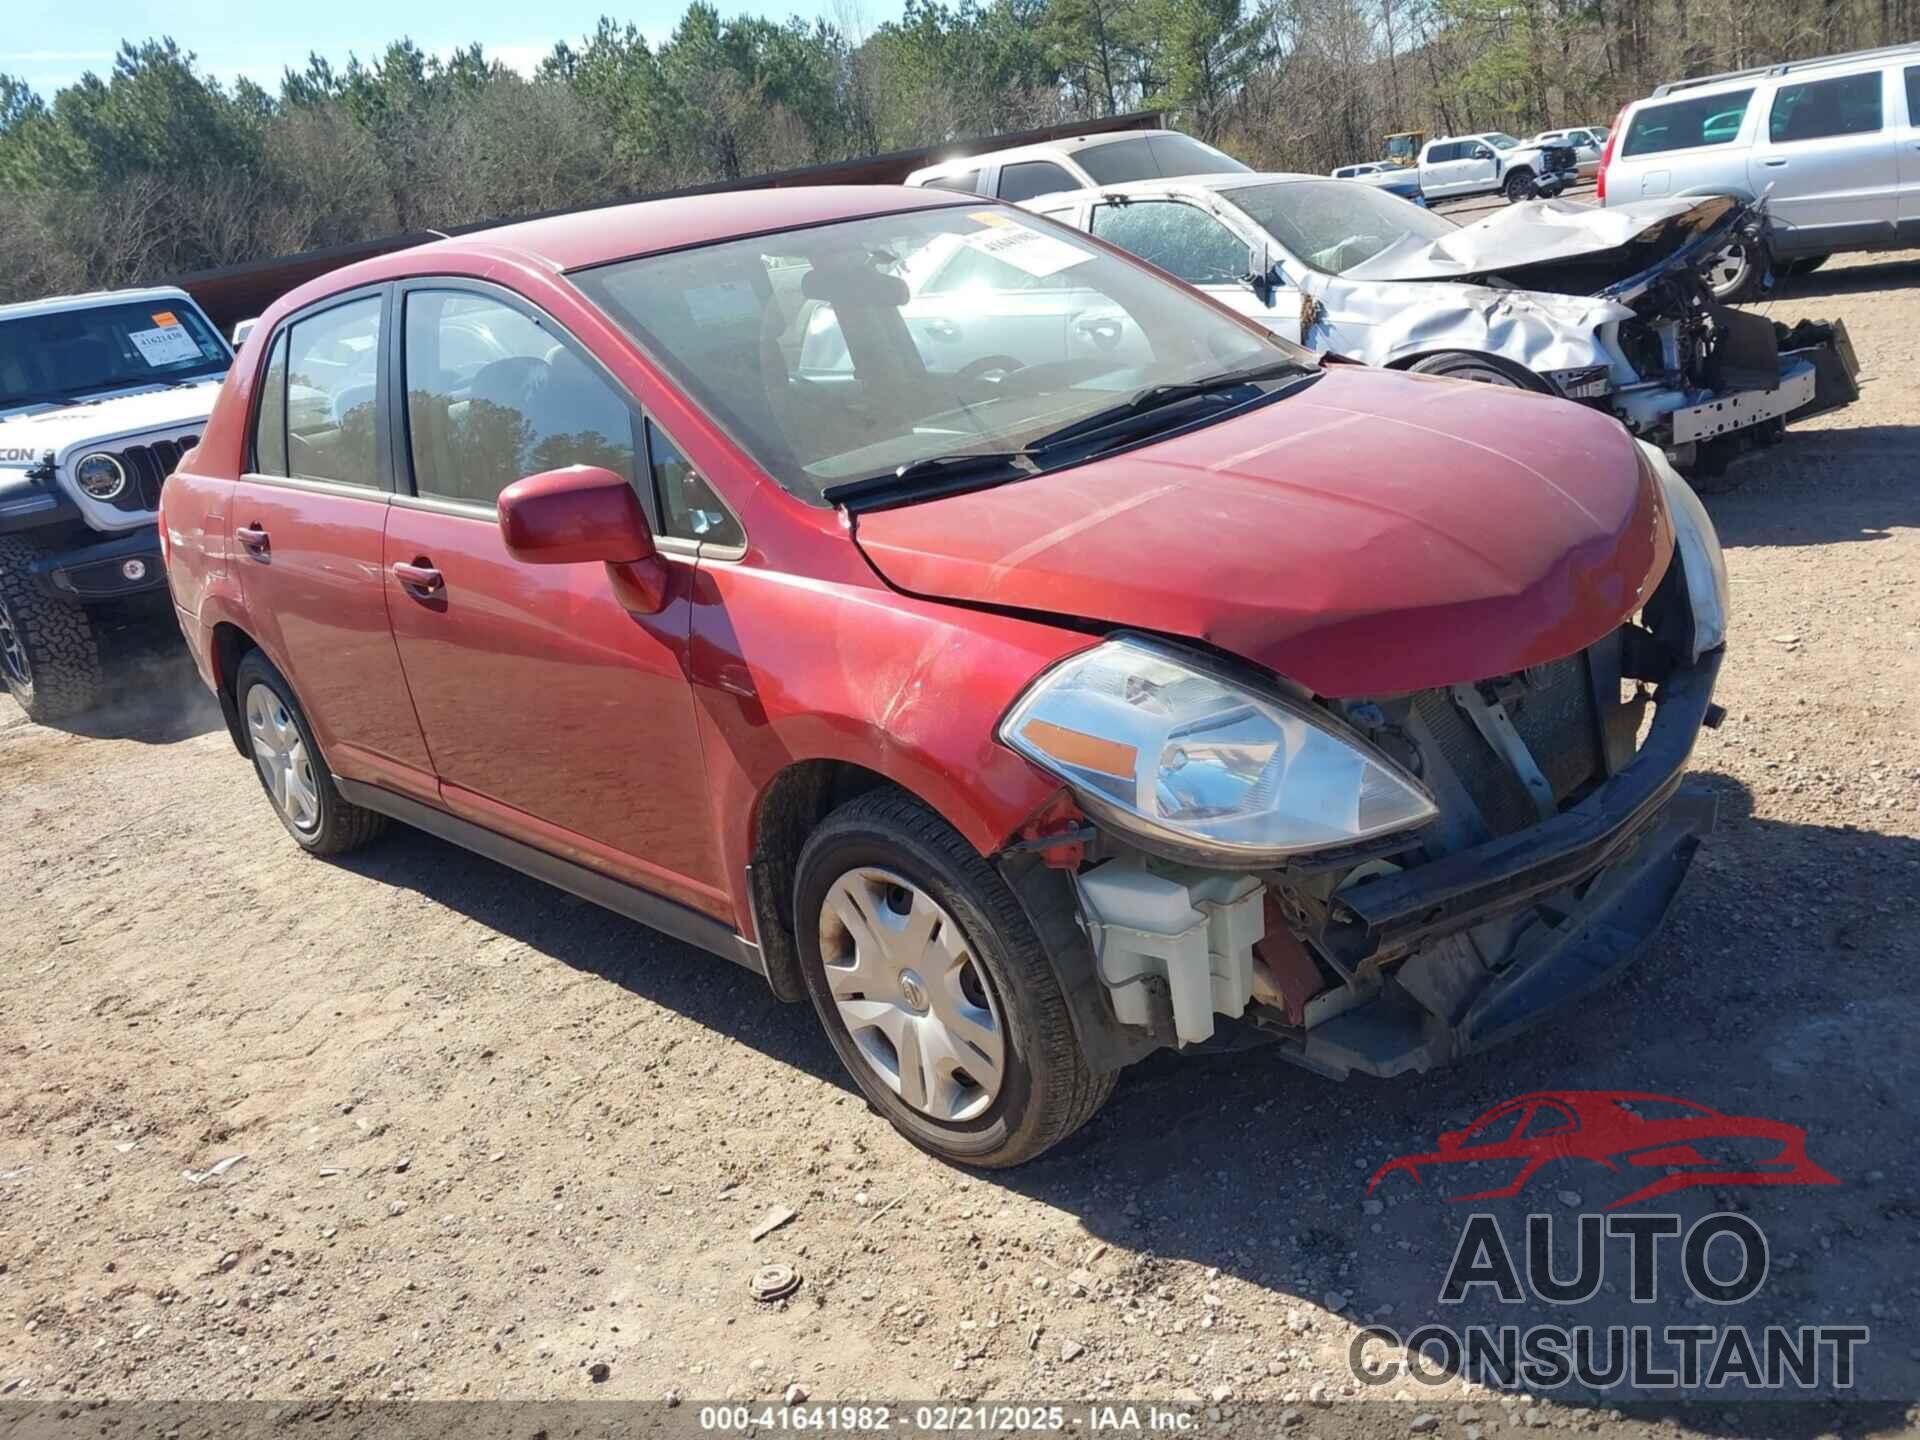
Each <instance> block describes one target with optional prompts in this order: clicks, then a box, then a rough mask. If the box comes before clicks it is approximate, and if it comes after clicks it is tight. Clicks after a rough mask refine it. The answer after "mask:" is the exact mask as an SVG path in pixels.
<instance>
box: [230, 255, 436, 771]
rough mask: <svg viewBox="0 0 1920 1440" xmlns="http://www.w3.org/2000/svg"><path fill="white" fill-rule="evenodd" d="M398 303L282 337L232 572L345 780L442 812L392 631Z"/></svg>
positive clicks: (353, 307)
mask: <svg viewBox="0 0 1920 1440" xmlns="http://www.w3.org/2000/svg"><path fill="white" fill-rule="evenodd" d="M387 305H388V301H387V297H386V296H385V295H384V294H383V293H382V292H380V291H372V292H363V293H361V294H358V295H350V296H348V297H346V298H345V299H343V300H340V301H337V302H330V303H329V304H328V305H327V306H326V308H324V309H321V310H317V311H308V312H304V313H302V314H299V315H296V316H295V317H294V318H293V319H292V320H291V321H290V322H289V323H287V324H285V325H283V326H282V327H281V328H280V331H279V333H278V334H276V335H275V336H274V337H273V340H272V342H271V345H270V347H269V352H268V361H267V366H266V369H265V371H264V372H263V373H262V376H261V381H260V389H261V394H260V399H259V402H258V404H257V406H256V408H255V414H254V428H253V434H252V435H251V436H250V437H249V447H248V448H249V451H250V454H249V457H248V463H247V466H246V469H245V472H244V473H243V474H242V475H241V476H240V479H239V480H238V482H237V483H236V484H235V485H234V487H233V493H232V495H231V497H230V500H229V503H228V505H227V507H226V510H227V520H228V523H229V524H230V525H231V526H232V531H231V534H232V539H233V543H232V546H231V548H230V554H231V555H232V557H233V558H232V560H231V561H230V562H229V563H230V564H231V565H232V566H233V568H234V570H235V573H236V574H237V575H238V577H239V581H240V587H241V591H242V593H243V594H244V595H245V597H246V602H247V612H248V615H249V616H250V618H251V619H252V621H253V623H254V627H255V631H256V637H255V638H257V639H258V640H259V641H260V644H261V646H262V648H263V649H264V650H265V651H266V652H267V656H268V658H269V659H271V660H272V661H273V662H274V664H275V665H276V666H278V667H279V668H280V670H281V671H282V672H283V673H284V674H285V675H286V678H287V681H288V683H289V684H291V685H292V686H293V690H294V693H295V695H297V696H298V697H299V699H300V703H301V706H302V708H303V709H305V711H306V712H307V719H308V721H309V722H310V723H311V724H312V725H313V728H314V732H315V738H316V739H318V740H319V742H320V748H321V749H322V750H323V751H324V752H325V754H326V757H327V760H328V763H329V764H330V765H331V766H332V768H333V769H334V771H335V772H337V773H338V774H341V775H344V776H346V777H348V778H349V779H354V780H362V781H365V782H367V783H368V784H373V785H380V786H383V787H385V788H387V789H390V790H398V791H400V792H402V793H404V794H408V795H412V796H413V797H415V798H417V799H426V800H431V799H432V798H433V797H434V794H435V790H436V786H435V781H434V777H433V768H432V766H431V764H430V763H429V762H428V759H427V750H426V746H425V744H424V743H423V742H422V740H421V736H420V727H419V724H418V723H417V722H416V721H415V719H414V714H413V706H412V705H411V704H410V703H409V701H408V699H407V687H406V682H405V679H404V678H403V676H402V674H401V671H400V659H399V656H398V655H397V654H396V653H395V651H394V646H393V635H392V633H391V632H390V631H389V629H388V627H387V599H386V592H385V588H384V585H383V582H382V580H381V554H382V543H383V542H382V533H383V531H384V528H385V525H386V519H387V501H388V488H387V487H388V483H389V467H388V465H387V463H386V459H385V457H384V455H383V453H382V449H381V446H380V443H379V436H380V433H381V413H380V412H381V410H382V408H383V407H382V404H381V399H380V396H381V389H380V374H379V364H380V337H381V335H382V334H383V333H384V326H385V323H386V309H387Z"/></svg>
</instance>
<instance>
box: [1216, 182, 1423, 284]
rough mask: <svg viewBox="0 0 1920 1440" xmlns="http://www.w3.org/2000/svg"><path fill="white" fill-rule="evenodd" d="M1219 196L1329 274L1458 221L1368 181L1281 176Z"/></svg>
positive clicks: (1290, 250) (1351, 270) (1415, 243)
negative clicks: (1282, 177)
mask: <svg viewBox="0 0 1920 1440" xmlns="http://www.w3.org/2000/svg"><path fill="white" fill-rule="evenodd" d="M1223 198H1225V199H1226V200H1228V201H1230V202H1231V203H1233V204H1235V205H1238V206H1239V207H1240V208H1241V209H1242V210H1244V211H1246V213H1247V214H1248V215H1249V216H1251V217H1252V218H1253V219H1254V221H1255V222H1256V223H1258V224H1259V226H1260V228H1261V229H1263V230H1265V231H1266V232H1267V233H1268V234H1269V235H1271V236H1273V238H1274V239H1275V240H1278V241H1279V242H1280V246H1281V248H1282V249H1284V250H1285V251H1286V252H1287V253H1288V254H1290V255H1293V256H1295V257H1296V258H1298V259H1299V260H1301V261H1303V262H1304V263H1305V264H1308V265H1311V266H1312V267H1313V268H1314V269H1316V270H1319V271H1323V272H1324V273H1326V274H1328V275H1351V274H1353V273H1354V272H1355V271H1356V270H1358V269H1359V268H1360V267H1361V266H1363V265H1365V264H1366V263H1367V262H1368V261H1369V260H1372V259H1373V258H1374V257H1375V256H1377V255H1380V254H1381V253H1383V252H1384V251H1387V250H1389V249H1392V248H1393V247H1395V246H1400V245H1408V244H1411V245H1413V246H1422V245H1428V244H1431V243H1432V242H1433V241H1435V240H1441V239H1445V238H1446V237H1447V236H1449V235H1451V234H1452V233H1453V232H1454V231H1455V230H1456V229H1458V228H1459V227H1458V226H1456V225H1455V224H1454V223H1453V222H1452V221H1451V220H1446V219H1442V218H1441V217H1440V216H1438V215H1436V214H1434V213H1433V212H1432V211H1431V210H1423V209H1421V208H1420V207H1419V206H1418V205H1409V204H1408V203H1407V202H1406V201H1404V200H1402V199H1401V198H1400V197H1399V196H1397V195H1394V194H1391V193H1389V192H1388V191H1386V190H1381V189H1376V188H1375V187H1374V186H1371V185H1343V184H1341V183H1340V182H1339V181H1338V180H1283V181H1279V182H1276V183H1274V184H1271V185H1249V186H1247V187H1246V188H1245V189H1244V190H1229V191H1226V192H1225V193H1224V196H1223Z"/></svg>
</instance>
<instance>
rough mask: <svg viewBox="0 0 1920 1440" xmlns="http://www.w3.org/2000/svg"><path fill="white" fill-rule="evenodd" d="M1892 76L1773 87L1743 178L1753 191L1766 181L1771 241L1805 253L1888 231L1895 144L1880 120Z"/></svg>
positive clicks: (1878, 239) (1881, 237) (1883, 238)
mask: <svg viewBox="0 0 1920 1440" xmlns="http://www.w3.org/2000/svg"><path fill="white" fill-rule="evenodd" d="M1891 83H1892V81H1891V78H1890V75H1889V74H1886V73H1883V72H1881V71H1879V70H1868V71H1865V72H1863V73H1861V74H1858V75H1840V76H1836V77H1835V78H1833V79H1831V80H1805V81H1798V80H1791V79H1788V80H1782V81H1781V82H1780V84H1779V85H1778V86H1777V87H1776V89H1775V90H1774V92H1773V99H1772V102H1771V103H1770V105H1769V106H1768V110H1767V114H1766V116H1765V117H1764V119H1763V121H1762V123H1761V127H1760V131H1759V135H1758V137H1757V138H1756V140H1755V141H1754V146H1753V151H1752V154H1751V155H1750V157H1749V159H1748V165H1747V183H1748V184H1749V185H1750V186H1752V188H1753V190H1754V193H1755V194H1758V193H1760V192H1761V191H1762V190H1767V189H1769V188H1770V189H1771V192H1772V193H1771V196H1770V198H1769V200H1768V202H1767V209H1768V212H1769V213H1770V214H1771V215H1772V217H1773V226H1774V243H1775V246H1776V248H1777V249H1779V250H1780V251H1782V252H1784V253H1787V254H1808V253H1819V252H1823V251H1828V250H1835V249H1841V248H1844V247H1847V246H1851V245H1873V244H1884V243H1886V242H1888V241H1891V240H1892V239H1893V234H1894V212H1895V202H1894V193H1895V191H1896V190H1897V188H1898V185H1899V173H1900V158H1899V157H1900V148H1899V144H1898V140H1897V138H1896V135H1895V132H1894V131H1893V130H1892V129H1890V128H1889V127H1888V125H1887V123H1886V120H1887V116H1888V113H1889V112H1890V110H1891V108H1892V107H1891V106H1889V105H1888V104H1887V97H1886V93H1885V92H1886V89H1887V86H1888V85H1890V84H1891Z"/></svg>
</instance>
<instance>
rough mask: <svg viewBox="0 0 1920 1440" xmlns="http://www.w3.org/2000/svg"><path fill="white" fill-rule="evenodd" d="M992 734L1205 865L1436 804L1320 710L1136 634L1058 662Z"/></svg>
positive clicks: (1343, 837) (1380, 826)
mask: <svg viewBox="0 0 1920 1440" xmlns="http://www.w3.org/2000/svg"><path fill="white" fill-rule="evenodd" d="M999 736H1000V739H1001V740H1002V741H1003V742H1004V743H1005V744H1007V745H1008V746H1010V747H1012V748H1013V749H1014V750H1016V751H1018V752H1019V753H1020V754H1022V755H1024V756H1026V758H1027V759H1029V760H1031V761H1032V762H1033V763H1034V764H1036V765H1038V766H1040V767H1041V768H1042V769H1043V770H1047V771H1050V772H1051V773H1052V774H1055V775H1057V776H1059V777H1060V778H1061V779H1062V780H1064V781H1065V782H1066V783H1067V784H1068V785H1069V786H1070V787H1071V788H1072V790H1073V792H1074V795H1075V797H1076V798H1077V799H1078V800H1079V802H1080V805H1081V808H1083V809H1084V810H1086V811H1087V812H1088V813H1089V814H1090V815H1094V816H1096V817H1098V818H1099V819H1101V820H1103V821H1105V822H1106V823H1107V824H1109V825H1111V826H1112V827H1113V828H1114V829H1116V830H1119V831H1121V832H1123V833H1125V834H1128V835H1130V836H1132V837H1133V838H1135V839H1136V840H1138V841H1140V842H1142V844H1143V846H1144V847H1145V848H1147V849H1150V850H1155V851H1158V852H1161V853H1167V854H1172V855H1175V856H1177V857H1179V858H1182V859H1187V860H1193V861H1199V862H1201V863H1212V864H1216V865H1219V864H1226V865H1236V866H1240V867H1247V868H1251V867H1254V866H1258V865H1261V864H1268V863H1277V862H1279V861H1281V860H1283V859H1285V858H1286V857H1287V856H1289V855H1296V854H1299V853H1301V852H1303V851H1309V850H1324V849H1329V848H1333V847H1337V846H1342V845H1351V844H1354V843H1356V842H1359V841H1363V840H1370V839H1372V838H1374V837H1375V836H1379V835H1386V834H1390V833H1392V832H1394V831H1398V830H1407V829H1411V828H1412V827H1414V826H1417V825H1423V824H1425V823H1426V822H1427V821H1428V820H1431V819H1432V818H1433V817H1434V816H1435V815H1436V814H1437V813H1439V812H1438V810H1437V808H1436V806H1435V805H1434V802H1433V799H1432V797H1431V796H1429V795H1428V794H1427V792H1426V790H1425V789H1423V788H1422V787H1421V785H1420V782H1419V781H1417V780H1415V779H1414V778H1413V777H1412V776H1411V775H1408V774H1407V773H1406V772H1405V771H1403V770H1401V769H1400V768H1399V767H1398V766H1396V765H1395V764H1393V762H1392V761H1390V760H1388V759H1387V758H1386V757H1385V756H1382V755H1378V754H1375V753H1374V752H1373V751H1371V750H1369V749H1368V748H1367V747H1366V746H1365V745H1364V744H1363V743H1362V742H1361V741H1360V740H1359V739H1358V737H1354V736H1349V735H1345V734H1342V733H1340V732H1339V731H1338V729H1337V728H1336V727H1335V724H1334V722H1332V721H1331V720H1330V719H1329V718H1328V717H1326V716H1323V715H1320V714H1318V713H1316V712H1315V711H1313V710H1312V709H1310V708H1309V707H1307V706H1304V705H1300V704H1296V703H1295V702H1293V701H1290V700H1287V699H1284V698H1282V697H1280V696H1278V695H1273V694H1268V693H1264V692H1256V691H1255V690H1252V689H1249V688H1247V687H1246V686H1243V685H1241V684H1240V683H1238V682H1236V681H1235V680H1233V679H1232V678H1231V677H1230V676H1228V675H1227V674H1225V673H1223V672H1221V671H1217V670H1215V669H1214V667H1213V666H1212V665H1211V664H1210V663H1209V662H1208V661H1206V660H1205V659H1204V658H1202V657H1200V656H1198V655H1192V654H1189V653H1187V652H1185V651H1182V650H1179V649H1176V648H1174V647H1173V646H1168V645H1161V644H1158V643H1156V642H1153V641H1150V640H1145V639H1141V638H1138V637H1124V638H1121V639H1117V640H1109V641H1107V642H1106V643H1105V644H1102V645H1097V646H1095V647H1094V648H1093V649H1091V650H1085V651H1082V652H1081V653H1080V654H1078V655H1075V656H1072V657H1071V658H1069V659H1067V660H1065V661H1063V662H1061V663H1060V664H1059V665H1057V666H1055V667H1054V668H1053V669H1052V670H1050V671H1048V672H1047V673H1046V674H1045V675H1043V676H1041V677H1040V679H1039V680H1038V681H1036V682H1035V683H1034V685H1033V686H1032V687H1031V688H1030V689H1029V690H1028V691H1027V693H1026V694H1025V695H1023V696H1022V697H1021V698H1020V699H1019V701H1018V702H1016V703H1015V705H1014V707H1013V708H1012V709H1011V710H1009V711H1008V712H1007V715H1006V718H1005V719H1004V720H1002V721H1001V722H1000V730H999Z"/></svg>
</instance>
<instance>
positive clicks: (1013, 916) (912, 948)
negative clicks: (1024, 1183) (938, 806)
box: [794, 790, 1115, 1168]
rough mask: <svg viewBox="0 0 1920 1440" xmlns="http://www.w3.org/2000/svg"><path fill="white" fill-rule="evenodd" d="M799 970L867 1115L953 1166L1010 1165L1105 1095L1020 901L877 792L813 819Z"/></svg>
mask: <svg viewBox="0 0 1920 1440" xmlns="http://www.w3.org/2000/svg"><path fill="white" fill-rule="evenodd" d="M794 918H795V925H796V928H797V929H798V931H799V934H798V936H797V939H798V940H799V944H800V958H801V969H802V972H803V974H804V976H805V978H806V985H807V993H808V996H809V998H811V1000H812V1001H813V1007H814V1010H815V1012H816V1013H817V1014H818V1015H819V1016H820V1022H821V1024H822V1025H824V1026H825V1027H826V1031H827V1037H828V1039H830V1040H831V1041H832V1042H833V1048H834V1049H835V1050H836V1051H837V1052H838V1053H839V1056H840V1060H841V1063H842V1064H844V1065H845V1066H846V1067H847V1069H848V1071H849V1072H850V1073H851V1074H852V1076H853V1078H854V1080H855V1081H856V1082H857V1083H858V1084H859V1086H860V1088H861V1090H862V1091H863V1092H865V1094H866V1096H867V1099H868V1100H869V1101H871V1102H872V1103H873V1105H874V1107H875V1108H876V1109H878V1110H879V1111H880V1112H881V1113H882V1114H884V1115H885V1116H886V1117H887V1119H888V1120H890V1121H892V1122H893V1125H894V1127H895V1128H896V1129H898V1130H899V1131H900V1133H901V1134H903V1135H905V1136H906V1137H907V1139H909V1140H911V1141H912V1142H913V1143H914V1144H916V1145H918V1146H920V1147H921V1148H922V1149H924V1150H928V1151H931V1152H932V1153H933V1154H935V1155H938V1156H940V1157H942V1158H943V1159H947V1160H952V1161H955V1162H957V1163H959V1164H962V1165H979V1166H991V1167H996V1168H998V1167H1003V1166H1009V1165H1018V1164H1020V1163H1021V1162H1023V1161H1026V1160H1031V1159H1033V1158H1034V1157H1035V1156H1036V1155H1039V1154H1041V1153H1042V1152H1043V1151H1045V1150H1048V1149H1050V1148H1051V1147H1053V1146H1054V1145H1057V1144H1059V1143H1060V1142H1061V1141H1062V1140H1064V1139H1066V1138H1067V1137H1068V1136H1069V1135H1071V1134H1073V1132H1074V1131H1076V1130H1078V1129H1079V1128H1080V1127H1081V1126H1082V1125H1084V1124H1086V1123H1087V1121H1088V1120H1090V1119H1092V1118H1093V1114H1094V1112H1095V1111H1097V1110H1098V1109H1099V1108H1100V1107H1101V1105H1103V1104H1104V1103H1105V1102H1106V1099H1107V1097H1108V1096H1109V1095H1110V1094H1112V1093H1113V1086H1114V1079H1115V1077H1114V1075H1113V1074H1111V1073H1108V1074H1095V1073H1094V1072H1093V1071H1092V1070H1091V1069H1089V1068H1088V1066H1087V1062H1086V1057H1085V1056H1084V1055H1083V1054H1082V1053H1081V1050H1080V1045H1079V1042H1078V1041H1077V1040H1076V1039H1075V1037H1074V1033H1073V1025H1072V1022H1071V1020H1070V1019H1069V1016H1068V1011H1067V1000H1066V996H1065V994H1064V993H1063V992H1062V991H1061V988H1060V981H1059V978H1058V977H1057V976H1056V975H1055V973H1054V969H1053V966H1052V964H1051V963H1050V962H1049V961H1048V959H1047V957H1046V955H1045V953H1044V952H1043V951H1042V950H1041V948H1040V941H1039V938H1038V936H1036V935H1035V934H1034V931H1033V927H1032V925H1031V924H1030V923H1028V920H1027V917H1026V914H1025V912H1024V911H1023V910H1022V909H1021V908H1020V902H1019V901H1018V900H1016V899H1015V898H1014V895H1013V892H1012V891H1011V890H1009V889H1008V888H1007V885H1006V883H1005V882H1004V881H1003V880H1002V879H1001V878H1000V876H999V874H998V873H997V872H996V871H995V870H994V869H993V867H992V866H991V865H990V864H988V863H987V862H986V861H985V860H984V859H982V858H981V857H980V855H979V854H978V853H977V852H976V851H975V850H974V849H973V847H972V846H971V845H969V844H968V843H967V842H966V840H964V839H963V838H962V837H961V836H960V834H959V832H958V831H956V830H955V829H954V828H953V827H952V826H951V825H949V824H947V823H946V821H944V820H942V819H941V818H940V817H939V816H938V815H935V814H934V813H933V812H931V811H929V810H927V809H926V808H925V807H924V806H922V805H921V804H920V803H919V802H917V801H916V800H914V799H912V798H911V797H909V796H906V795H902V794H900V793H899V792H898V791H891V790H876V791H871V792H869V793H868V794H866V795H862V796H860V797H859V798H858V799H855V800H852V801H849V802H848V803H847V804H845V805H843V806H842V807H841V808H840V809H838V810H836V811H834V813H833V814H831V815H829V816H828V817H827V818H826V820H824V821H823V822H821V825H820V827H819V829H817V830H816V831H814V833H813V835H812V836H811V837H810V838H809V839H808V841H807V845H806V848H805V850H804V851H802V852H801V856H800V866H799V872H798V874H797V876H796V877H795V883H794Z"/></svg>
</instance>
